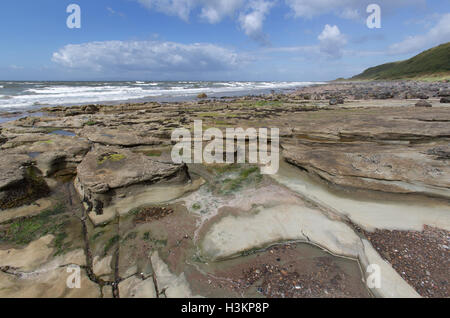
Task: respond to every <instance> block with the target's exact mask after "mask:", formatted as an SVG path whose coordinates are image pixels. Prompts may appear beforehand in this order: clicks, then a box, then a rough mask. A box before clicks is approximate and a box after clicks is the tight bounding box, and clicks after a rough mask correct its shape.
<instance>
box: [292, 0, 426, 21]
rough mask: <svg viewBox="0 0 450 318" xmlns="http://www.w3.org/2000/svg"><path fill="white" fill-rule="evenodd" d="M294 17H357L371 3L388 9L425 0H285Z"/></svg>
mask: <svg viewBox="0 0 450 318" xmlns="http://www.w3.org/2000/svg"><path fill="white" fill-rule="evenodd" d="M285 2H286V5H287V6H289V7H290V8H291V9H292V10H293V13H294V16H295V17H296V18H313V17H315V16H319V15H323V14H329V13H333V14H335V15H337V16H340V17H342V18H345V19H352V20H355V19H359V18H361V17H362V16H361V14H362V15H365V13H366V8H367V6H368V5H369V4H371V3H376V4H378V5H380V6H381V7H382V10H383V11H390V10H392V9H394V8H398V7H402V6H413V5H424V4H426V0H395V1H392V0H376V1H374V0H285Z"/></svg>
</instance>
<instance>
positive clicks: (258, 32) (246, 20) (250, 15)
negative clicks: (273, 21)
mask: <svg viewBox="0 0 450 318" xmlns="http://www.w3.org/2000/svg"><path fill="white" fill-rule="evenodd" d="M273 5H274V3H273V2H269V1H264V0H254V1H251V2H250V4H249V6H248V10H247V12H246V13H241V15H240V16H239V22H240V25H241V28H242V29H243V30H244V32H245V34H246V35H248V36H249V37H251V38H253V39H255V40H257V41H259V42H262V43H267V39H266V36H265V34H264V33H263V23H264V20H265V19H266V15H267V14H268V13H269V11H270V9H271V8H272V7H273Z"/></svg>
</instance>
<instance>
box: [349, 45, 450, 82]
mask: <svg viewBox="0 0 450 318" xmlns="http://www.w3.org/2000/svg"><path fill="white" fill-rule="evenodd" d="M433 78H434V79H448V78H450V42H448V43H445V44H442V45H439V46H437V47H434V48H432V49H429V50H427V51H425V52H422V53H420V54H419V55H417V56H415V57H413V58H411V59H409V60H406V61H401V62H394V63H387V64H383V65H379V66H375V67H372V68H369V69H367V70H365V71H364V72H363V73H362V74H360V75H357V76H355V77H353V78H352V79H353V80H398V79H433Z"/></svg>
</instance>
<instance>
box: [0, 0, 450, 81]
mask: <svg viewBox="0 0 450 318" xmlns="http://www.w3.org/2000/svg"><path fill="white" fill-rule="evenodd" d="M70 4H77V5H79V7H80V8H81V28H79V29H77V28H75V29H70V28H68V27H67V25H66V20H67V18H68V17H69V15H70V13H67V12H66V9H67V7H68V6H69V5H70ZM369 4H378V5H379V6H380V8H381V28H379V29H377V28H373V29H371V28H369V27H368V26H367V23H366V20H367V18H368V17H369V15H370V13H367V12H366V9H367V6H368V5H369ZM0 7H1V9H0V26H1V27H0V38H1V39H2V42H3V45H2V49H1V50H0V80H57V81H63V80H101V81H106V80H211V81H215V80H217V81H219V80H223V81H325V80H333V79H336V78H338V77H346V78H347V77H351V76H353V75H356V74H358V73H361V72H362V71H363V70H365V69H366V68H368V67H371V66H375V65H378V64H382V63H387V62H392V61H397V60H404V59H407V58H410V57H412V56H414V55H416V54H418V53H420V52H422V51H424V50H426V49H429V48H431V47H434V46H436V45H438V44H442V43H445V42H449V41H450V0H442V1H441V0H439V1H438V0H395V1H393V0H371V1H365V0H315V1H313V0H114V1H112V0H96V1H91V0H70V1H66V0H58V1H55V0H38V1H36V0H14V1H2V3H1V5H0Z"/></svg>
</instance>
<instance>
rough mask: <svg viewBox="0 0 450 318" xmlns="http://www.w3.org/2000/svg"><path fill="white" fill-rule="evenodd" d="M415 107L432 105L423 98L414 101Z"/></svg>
mask: <svg viewBox="0 0 450 318" xmlns="http://www.w3.org/2000/svg"><path fill="white" fill-rule="evenodd" d="M416 107H432V105H431V104H430V103H429V102H427V101H425V100H420V101H418V102H417V103H416Z"/></svg>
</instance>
